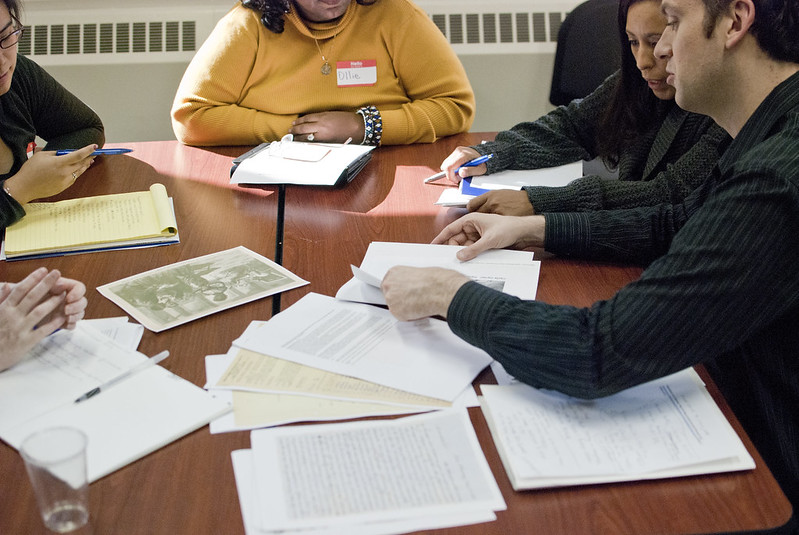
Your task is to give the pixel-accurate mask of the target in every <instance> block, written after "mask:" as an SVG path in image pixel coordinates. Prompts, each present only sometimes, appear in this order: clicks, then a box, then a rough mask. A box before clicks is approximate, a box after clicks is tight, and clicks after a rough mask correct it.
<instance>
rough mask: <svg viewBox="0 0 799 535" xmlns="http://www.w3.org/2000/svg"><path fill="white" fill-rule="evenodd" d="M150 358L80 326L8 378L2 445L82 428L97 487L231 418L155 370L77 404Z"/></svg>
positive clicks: (224, 406) (3, 379)
mask: <svg viewBox="0 0 799 535" xmlns="http://www.w3.org/2000/svg"><path fill="white" fill-rule="evenodd" d="M146 358H147V357H145V356H144V355H142V354H141V353H138V352H136V351H133V350H130V349H128V348H124V347H122V346H119V345H117V344H116V343H115V342H114V341H113V340H111V339H110V338H108V337H107V336H105V335H103V334H102V333H100V332H98V331H96V330H94V329H93V328H92V327H90V326H88V325H86V324H84V323H83V322H79V323H78V326H77V328H76V329H75V330H74V331H68V330H62V331H58V332H56V333H54V334H52V335H50V336H48V337H47V338H46V339H45V340H43V341H42V342H41V343H40V344H39V345H38V346H36V348H34V349H33V350H32V351H31V353H30V354H29V355H28V356H27V357H26V358H25V359H24V360H23V361H22V362H20V363H19V364H17V365H16V366H14V367H12V368H10V369H8V370H6V371H4V372H3V373H2V374H0V406H3V407H13V408H14V410H13V411H12V410H5V411H3V412H2V413H0V438H2V439H3V440H4V441H5V442H6V443H8V444H9V445H11V446H12V447H14V448H19V446H20V444H21V443H22V441H23V440H24V439H25V438H26V437H27V436H28V435H30V434H31V433H33V432H35V431H38V430H40V429H44V428H47V427H54V426H70V427H76V428H78V429H80V430H82V431H83V432H85V433H86V435H87V436H88V438H89V441H88V446H87V452H86V453H87V471H88V477H89V481H95V480H97V479H99V478H101V477H103V476H105V475H106V474H109V473H111V472H113V471H115V470H117V469H119V468H121V467H123V466H125V465H126V464H128V463H131V462H133V461H135V460H136V459H139V458H140V457H143V456H144V455H146V454H148V453H150V452H152V451H154V450H156V449H158V448H160V447H162V446H164V445H166V444H168V443H170V442H172V441H173V440H176V439H178V438H179V437H181V436H183V435H185V434H187V433H189V432H191V431H193V430H195V429H197V428H199V427H202V426H203V425H205V424H207V423H208V422H209V421H211V420H212V419H214V418H216V417H217V416H220V415H221V414H223V413H225V412H227V411H229V410H230V405H229V404H228V403H225V402H223V401H220V400H217V399H214V398H213V397H212V396H211V395H210V394H208V393H207V392H205V391H204V390H203V389H201V388H199V387H197V386H195V385H193V384H192V383H190V382H188V381H186V380H184V379H182V378H180V377H178V376H176V375H174V374H172V373H171V372H170V371H168V370H167V369H165V368H163V367H161V366H152V367H150V368H148V369H146V370H144V371H141V372H138V373H135V374H133V375H131V376H130V377H128V378H126V379H125V380H123V381H121V382H119V383H117V384H115V385H113V386H112V387H109V388H107V389H103V390H102V391H101V392H100V393H99V394H97V395H95V396H93V397H91V398H89V399H87V400H86V401H82V402H80V403H76V402H75V400H76V399H77V398H78V397H79V396H81V395H82V394H84V393H86V392H88V391H89V390H91V389H93V388H95V387H97V386H99V385H101V384H103V383H106V382H107V381H109V380H110V379H112V378H115V377H117V376H119V375H121V373H122V372H124V371H126V370H128V369H130V368H133V367H134V366H136V365H137V364H139V363H141V362H142V361H144V360H146Z"/></svg>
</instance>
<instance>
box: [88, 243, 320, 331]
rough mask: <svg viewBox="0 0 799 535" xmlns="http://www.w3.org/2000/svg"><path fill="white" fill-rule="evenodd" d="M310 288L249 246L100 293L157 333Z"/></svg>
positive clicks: (145, 275)
mask: <svg viewBox="0 0 799 535" xmlns="http://www.w3.org/2000/svg"><path fill="white" fill-rule="evenodd" d="M305 284H308V282H307V281H305V280H303V279H301V278H299V277H298V276H296V275H295V274H293V273H292V272H290V271H289V270H287V269H285V268H283V267H281V266H280V265H278V264H276V263H275V262H273V261H271V260H269V259H268V258H265V257H263V256H261V255H259V254H256V253H254V252H252V251H250V250H249V249H247V248H246V247H235V248H233V249H228V250H226V251H220V252H218V253H213V254H209V255H206V256H201V257H197V258H192V259H191V260H185V261H183V262H178V263H176V264H170V265H169V266H164V267H161V268H157V269H154V270H151V271H146V272H144V273H140V274H138V275H133V276H132V277H128V278H126V279H122V280H119V281H116V282H112V283H109V284H106V285H104V286H100V287H98V288H97V290H98V291H99V292H100V293H101V294H102V295H104V296H105V297H107V298H108V299H110V300H111V301H113V302H114V303H116V304H117V305H119V306H120V307H122V308H123V309H124V310H125V311H126V312H127V313H128V314H130V315H131V316H133V317H134V318H135V319H136V320H137V321H138V322H139V323H141V324H142V325H144V326H145V327H146V328H148V329H150V330H151V331H154V332H160V331H163V330H166V329H170V328H172V327H175V326H177V325H182V324H183V323H187V322H189V321H192V320H195V319H197V318H202V317H204V316H208V315H209V314H213V313H215V312H219V311H220V310H225V309H228V308H232V307H234V306H238V305H241V304H244V303H249V302H250V301H255V300H256V299H261V298H263V297H268V296H270V295H274V294H277V293H280V292H283V291H286V290H290V289H292V288H297V287H299V286H303V285H305Z"/></svg>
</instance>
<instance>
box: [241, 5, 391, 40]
mask: <svg viewBox="0 0 799 535" xmlns="http://www.w3.org/2000/svg"><path fill="white" fill-rule="evenodd" d="M355 1H356V2H357V3H359V4H361V5H362V6H370V5H372V4H374V3H375V2H377V0H355ZM241 5H243V6H244V7H248V8H250V9H252V10H254V11H258V12H260V13H261V22H262V23H263V25H264V26H266V29H267V30H269V31H272V32H274V33H283V22H284V21H283V15H285V14H286V13H288V12H289V11H291V8H292V7H293V2H292V1H291V0H241Z"/></svg>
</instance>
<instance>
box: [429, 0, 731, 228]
mask: <svg viewBox="0 0 799 535" xmlns="http://www.w3.org/2000/svg"><path fill="white" fill-rule="evenodd" d="M618 18H619V40H620V43H621V48H622V53H621V68H620V69H619V71H618V72H616V73H615V74H614V75H612V76H610V77H609V78H608V79H607V80H605V82H604V83H603V84H602V85H601V86H600V87H599V88H597V89H596V90H595V91H594V92H593V93H591V94H590V95H589V96H587V97H586V98H584V99H578V100H575V101H573V102H571V103H570V104H569V105H567V106H561V107H559V108H557V109H555V110H553V111H551V112H550V113H548V114H546V115H544V116H543V117H541V118H540V119H538V120H537V121H534V122H525V123H520V124H518V125H516V126H514V127H513V128H512V129H510V130H507V131H503V132H500V133H499V134H497V136H496V139H495V140H494V141H493V142H490V143H484V144H482V145H479V146H475V147H458V148H457V149H456V150H455V151H454V152H453V153H452V154H451V155H450V156H448V157H447V158H446V159H445V160H444V162H443V163H442V165H441V169H442V170H444V171H447V174H448V176H449V178H450V179H451V180H453V181H455V182H457V181H459V180H460V179H461V178H462V177H466V176H472V175H479V174H483V173H486V172H488V173H494V172H497V171H502V170H505V169H537V168H544V167H554V166H557V165H562V164H566V163H570V162H573V161H576V160H591V159H593V158H601V159H602V160H603V161H604V163H605V165H606V166H608V167H609V168H617V169H618V175H619V180H608V179H605V178H602V177H600V176H595V175H589V176H584V177H582V178H579V179H577V180H574V181H572V182H571V183H570V184H569V185H567V186H563V187H556V188H553V187H540V186H538V187H536V186H526V187H525V188H524V189H523V190H522V191H511V190H498V191H490V192H488V193H486V194H483V195H480V196H479V197H476V198H474V199H472V200H471V201H470V202H469V204H468V206H467V208H468V209H469V211H477V212H491V213H498V214H503V215H531V214H533V213H543V212H585V211H592V210H612V209H621V208H634V207H638V206H652V205H656V204H660V203H678V202H680V201H681V200H682V199H683V198H684V197H685V196H686V195H687V194H688V193H690V192H691V191H693V190H694V189H695V188H696V187H697V186H698V185H699V184H701V183H702V182H703V181H704V180H705V178H706V177H707V175H708V174H709V172H710V170H711V169H712V168H713V165H714V164H715V163H716V162H717V161H718V159H719V156H720V155H721V152H722V151H723V149H724V147H726V145H727V143H729V139H730V137H729V136H728V135H727V133H726V132H724V130H722V129H721V128H720V127H719V126H718V125H716V124H715V123H714V122H713V120H712V119H710V118H708V117H706V116H703V115H697V114H694V113H689V112H686V111H684V110H682V109H680V108H679V107H678V106H677V105H676V104H675V102H674V88H673V87H671V86H669V85H667V84H666V70H665V69H666V67H665V63H666V60H665V59H663V58H657V57H656V56H655V54H654V48H655V45H656V44H657V41H658V39H659V38H660V35H661V33H662V32H663V30H664V29H665V28H666V19H665V17H664V16H663V14H662V13H661V11H660V2H659V0H621V1H620V3H619V17H618ZM481 154H494V157H493V158H491V159H490V160H488V162H487V164H482V165H480V166H479V167H467V168H463V169H461V170H460V171H459V174H458V175H456V174H455V173H454V170H455V169H457V168H458V167H460V166H461V165H462V164H463V163H464V162H466V161H468V160H471V159H473V158H476V157H477V156H479V155H481Z"/></svg>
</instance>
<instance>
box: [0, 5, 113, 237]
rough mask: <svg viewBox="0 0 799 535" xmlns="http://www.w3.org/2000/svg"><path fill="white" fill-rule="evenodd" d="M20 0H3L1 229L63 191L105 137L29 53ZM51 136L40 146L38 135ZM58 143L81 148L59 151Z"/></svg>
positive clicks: (0, 54)
mask: <svg viewBox="0 0 799 535" xmlns="http://www.w3.org/2000/svg"><path fill="white" fill-rule="evenodd" d="M23 30H24V28H23V26H22V23H21V22H20V6H19V3H18V2H17V1H16V0H0V183H2V191H0V229H2V228H5V227H6V226H8V225H10V224H12V223H14V222H16V221H17V220H19V219H20V218H22V217H23V216H24V215H25V209H24V205H25V204H27V203H28V202H30V201H32V200H34V199H40V198H44V197H50V196H52V195H55V194H57V193H61V192H62V191H64V190H65V189H67V188H68V187H69V186H71V185H72V184H73V183H74V182H75V180H77V179H78V176H80V175H81V174H82V173H83V172H84V171H85V170H86V169H87V168H88V167H89V166H90V165H91V163H92V161H93V157H92V156H91V153H92V152H93V151H94V149H95V148H97V147H98V146H101V145H102V144H103V143H104V142H105V137H104V134H103V123H102V121H100V118H99V117H98V116H97V114H96V113H94V112H93V111H92V110H91V108H89V107H88V106H86V105H85V104H84V103H83V102H81V101H80V100H78V98H77V97H75V96H74V95H72V94H71V93H70V92H69V91H67V90H66V89H65V88H64V87H63V86H61V85H60V84H59V83H58V82H56V81H55V80H54V79H53V78H52V77H51V76H50V75H49V74H47V73H46V72H45V71H44V70H43V69H42V68H41V67H39V66H38V65H36V64H35V63H34V62H33V61H31V60H29V59H28V58H26V57H25V56H21V55H19V54H17V42H18V41H19V38H20V36H21V35H22V32H23ZM37 136H39V137H40V138H42V139H44V140H45V141H46V142H47V145H46V146H45V147H44V149H45V150H43V151H38V152H37V151H35V150H34V149H35V139H36V137H37ZM57 149H79V150H76V151H75V152H73V153H71V154H67V155H64V156H56V154H55V152H54V151H55V150H57Z"/></svg>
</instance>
